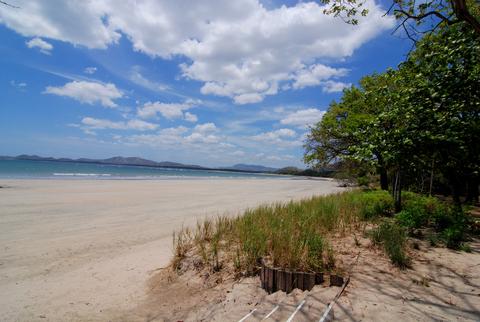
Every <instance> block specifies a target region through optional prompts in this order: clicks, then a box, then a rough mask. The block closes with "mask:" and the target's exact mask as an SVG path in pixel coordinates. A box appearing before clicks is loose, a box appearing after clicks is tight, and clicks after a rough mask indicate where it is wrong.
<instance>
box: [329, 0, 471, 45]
mask: <svg viewBox="0 0 480 322" xmlns="http://www.w3.org/2000/svg"><path fill="white" fill-rule="evenodd" d="M320 2H321V3H323V4H325V5H327V9H325V10H324V13H326V14H331V15H333V16H335V17H340V18H342V19H343V20H344V21H345V22H347V23H350V24H353V25H356V24H358V17H359V16H367V15H368V9H366V8H365V4H366V2H367V1H366V0H320ZM387 13H392V14H393V15H394V16H395V18H397V20H398V21H399V25H398V28H400V27H402V28H403V29H404V31H405V33H406V35H407V36H408V37H409V38H411V39H412V40H416V38H417V37H416V36H417V35H423V34H425V33H429V32H432V31H435V30H436V29H437V28H439V27H441V26H452V25H455V24H459V23H466V24H467V25H468V26H469V27H470V28H472V29H473V30H474V31H475V33H476V35H477V37H480V19H479V16H480V5H479V1H478V0H427V1H415V0H391V3H390V8H389V9H388V10H387Z"/></svg>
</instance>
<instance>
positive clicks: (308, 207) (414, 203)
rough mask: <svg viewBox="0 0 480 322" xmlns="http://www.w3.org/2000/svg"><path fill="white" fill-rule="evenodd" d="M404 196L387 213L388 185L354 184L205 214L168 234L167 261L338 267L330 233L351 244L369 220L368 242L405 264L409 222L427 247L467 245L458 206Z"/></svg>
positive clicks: (245, 270) (246, 268) (241, 268)
mask: <svg viewBox="0 0 480 322" xmlns="http://www.w3.org/2000/svg"><path fill="white" fill-rule="evenodd" d="M403 203H404V205H403V210H402V211H401V212H400V213H397V214H396V215H393V214H394V202H393V198H392V196H391V195H390V194H389V193H388V192H386V191H382V190H372V191H360V190H355V191H350V192H345V193H340V194H335V195H329V196H322V197H313V198H310V199H305V200H302V201H297V202H289V203H285V204H281V203H277V204H272V205H264V206H260V207H257V208H254V209H249V210H247V211H245V213H244V214H242V215H241V216H238V217H232V218H229V217H225V216H223V217H217V218H215V219H210V220H204V221H202V222H198V223H197V226H196V227H195V229H188V228H184V229H182V230H181V231H180V232H178V233H176V234H174V240H173V242H174V250H175V252H174V259H173V262H172V265H173V267H174V268H175V269H181V268H182V262H183V260H184V259H185V258H187V257H194V258H195V261H196V265H197V266H200V267H209V268H210V269H211V270H212V271H218V270H221V269H222V268H223V267H225V266H227V267H233V268H234V269H235V270H236V271H237V272H238V273H241V274H255V273H256V272H257V270H258V268H259V267H260V265H261V263H262V261H263V262H265V263H267V264H269V265H273V266H275V267H282V268H287V269H291V270H301V271H314V272H318V271H332V270H336V269H337V268H336V267H335V254H334V250H333V248H332V245H331V243H330V242H331V240H332V238H334V237H335V236H338V234H340V235H344V236H345V235H347V234H352V235H354V236H355V242H356V243H357V245H358V244H359V242H358V239H357V238H356V233H359V232H360V233H361V231H362V230H363V229H364V228H365V226H366V224H368V223H369V226H372V225H373V227H374V228H373V229H371V230H370V231H369V232H368V234H369V236H370V238H371V239H372V241H373V243H374V244H375V245H378V246H379V247H382V248H383V249H384V251H385V253H386V255H387V256H388V257H389V258H390V260H391V261H392V263H393V264H394V265H396V266H398V267H400V268H405V267H408V265H409V258H408V255H407V238H408V235H409V234H411V233H412V232H413V230H415V229H425V230H428V231H429V234H428V235H427V238H428V240H429V241H430V243H431V245H432V246H435V245H438V244H444V245H446V246H447V247H450V248H455V249H461V250H465V251H468V250H469V246H468V244H465V243H464V241H465V239H466V237H467V230H468V220H467V219H466V218H467V217H466V216H465V215H464V214H463V213H461V212H458V210H457V208H455V207H452V206H450V205H448V204H446V203H444V202H441V201H439V200H438V199H436V198H433V197H425V196H421V195H418V194H415V193H405V198H404V201H403ZM417 246H418V244H417Z"/></svg>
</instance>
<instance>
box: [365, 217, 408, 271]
mask: <svg viewBox="0 0 480 322" xmlns="http://www.w3.org/2000/svg"><path fill="white" fill-rule="evenodd" d="M371 238H372V241H373V242H374V244H376V245H382V246H383V248H384V250H385V253H386V254H387V255H388V257H389V258H390V260H391V261H392V263H393V264H394V265H396V266H398V267H400V268H406V267H408V265H409V258H408V256H407V254H406V246H407V234H406V232H405V229H403V227H402V226H400V225H397V224H396V223H395V222H391V221H386V222H383V223H381V224H380V226H379V227H378V228H376V229H374V230H373V231H372V232H371Z"/></svg>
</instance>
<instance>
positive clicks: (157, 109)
mask: <svg viewBox="0 0 480 322" xmlns="http://www.w3.org/2000/svg"><path fill="white" fill-rule="evenodd" d="M194 106H195V104H194V102H193V101H186V102H184V103H162V102H147V103H145V104H144V105H143V106H142V107H140V108H138V110H137V114H138V116H139V117H141V118H144V119H148V118H153V117H156V116H157V115H158V114H160V115H162V116H163V117H164V118H166V119H168V120H174V119H185V120H186V121H188V122H196V121H197V117H196V115H194V114H191V113H189V112H186V110H189V109H191V108H192V107H194Z"/></svg>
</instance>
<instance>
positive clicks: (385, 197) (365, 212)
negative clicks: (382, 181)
mask: <svg viewBox="0 0 480 322" xmlns="http://www.w3.org/2000/svg"><path fill="white" fill-rule="evenodd" d="M357 199H358V200H357V202H358V203H359V206H360V216H361V218H362V219H365V220H369V219H372V218H376V217H380V216H389V215H391V214H392V213H393V209H394V204H393V198H392V196H391V195H390V194H389V193H388V192H387V191H383V190H373V191H367V192H364V193H361V194H358V195H357Z"/></svg>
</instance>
